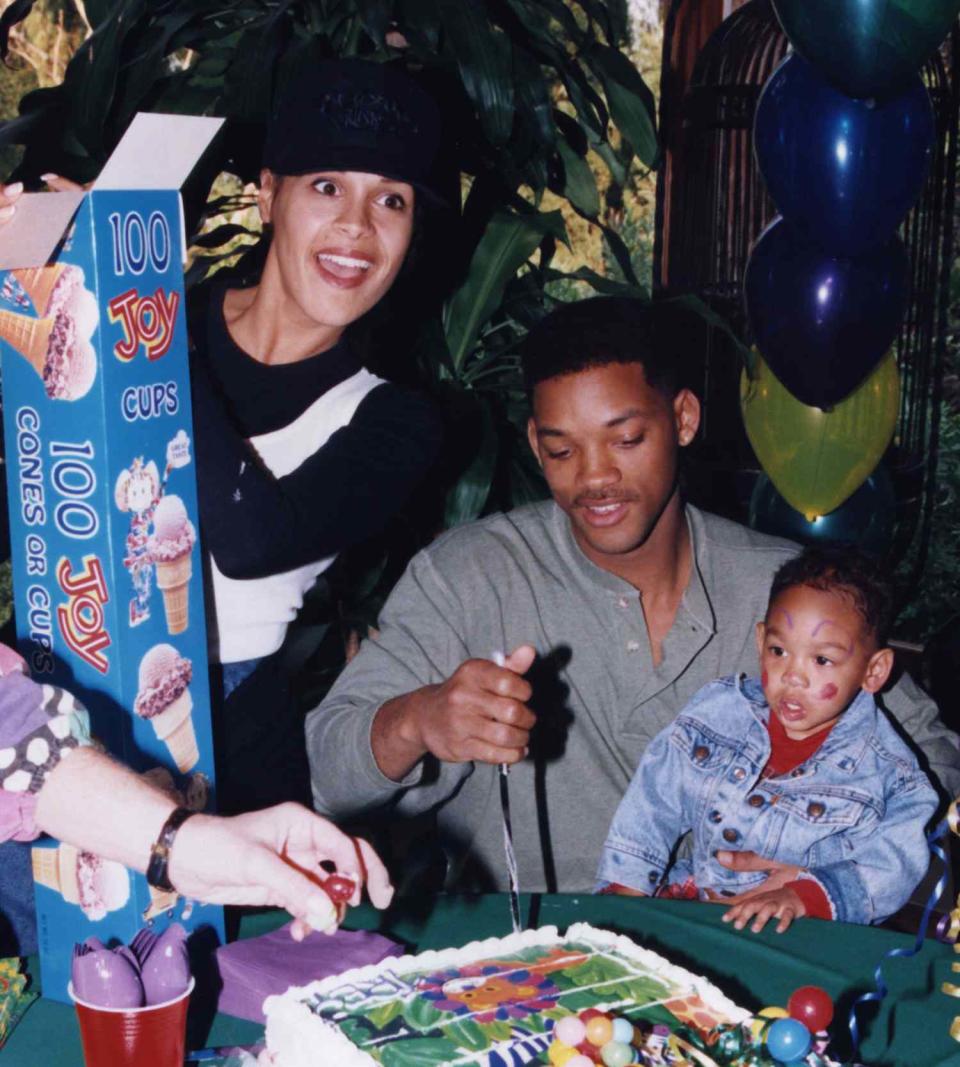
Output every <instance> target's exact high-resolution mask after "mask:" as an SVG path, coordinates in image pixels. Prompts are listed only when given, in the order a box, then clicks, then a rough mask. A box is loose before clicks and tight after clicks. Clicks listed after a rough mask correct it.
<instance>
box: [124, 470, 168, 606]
mask: <svg viewBox="0 0 960 1067" xmlns="http://www.w3.org/2000/svg"><path fill="white" fill-rule="evenodd" d="M159 496H160V472H159V471H158V470H157V465H156V463H154V462H153V460H151V461H150V462H149V463H144V462H143V459H142V458H140V459H135V460H134V461H133V463H132V464H131V465H130V467H129V468H128V469H127V470H125V471H122V472H121V474H120V477H119V478H118V479H117V484H116V485H115V486H114V488H113V499H114V503H115V504H116V505H117V507H118V508H119V509H120V510H121V511H129V512H131V516H132V517H131V519H130V532H129V533H128V534H127V544H126V555H125V556H124V557H123V565H124V567H126V568H127V571H128V573H129V575H130V580H131V581H132V582H133V590H134V597H133V599H132V600H131V601H130V625H131V626H138V625H139V624H140V623H141V622H143V621H144V620H145V619H149V618H150V586H151V584H152V579H153V558H152V557H151V555H150V550H149V548H148V547H147V541H148V540H149V529H150V520H151V519H152V518H153V512H154V509H155V508H156V506H157V502H158V499H159Z"/></svg>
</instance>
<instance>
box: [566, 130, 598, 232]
mask: <svg viewBox="0 0 960 1067" xmlns="http://www.w3.org/2000/svg"><path fill="white" fill-rule="evenodd" d="M557 150H558V151H559V153H560V158H561V160H563V178H564V181H563V195H564V196H565V197H566V198H567V199H568V200H569V201H570V203H571V204H573V206H574V207H575V208H576V209H577V211H579V212H580V213H581V214H582V215H587V216H588V217H589V218H592V219H595V218H596V217H597V215H599V214H600V194H599V193H598V192H597V181H596V178H594V176H593V171H592V170H591V169H590V164H589V163H587V161H586V160H585V159H584V158H583V157H582V156H579V155H577V153H576V152H575V151H574V150H573V148H572V147H571V146H570V144H569V143H568V142H567V140H566V138H561V139H560V140H559V141H557Z"/></svg>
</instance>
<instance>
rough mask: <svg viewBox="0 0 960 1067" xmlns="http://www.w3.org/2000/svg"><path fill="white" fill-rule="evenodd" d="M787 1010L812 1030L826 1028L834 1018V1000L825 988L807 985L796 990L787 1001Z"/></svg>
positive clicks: (813, 1031) (792, 1016)
mask: <svg viewBox="0 0 960 1067" xmlns="http://www.w3.org/2000/svg"><path fill="white" fill-rule="evenodd" d="M787 1011H788V1012H789V1013H790V1017H791V1018H792V1019H796V1020H797V1021H798V1022H801V1023H803V1025H804V1026H805V1027H806V1028H807V1029H808V1030H809V1031H810V1032H811V1033H814V1034H815V1033H817V1031H818V1030H826V1028H827V1027H828V1026H829V1025H830V1023H831V1021H832V1020H833V1001H832V1000H831V999H830V994H829V993H827V991H826V990H825V989H821V988H820V987H819V986H816V985H805V986H801V987H800V988H799V989H797V990H795V991H794V992H793V993H791V995H790V999H789V1000H788V1001H787Z"/></svg>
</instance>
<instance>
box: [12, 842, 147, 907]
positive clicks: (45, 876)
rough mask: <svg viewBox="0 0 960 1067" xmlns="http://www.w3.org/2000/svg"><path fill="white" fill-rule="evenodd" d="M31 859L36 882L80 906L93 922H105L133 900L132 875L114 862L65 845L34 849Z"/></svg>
mask: <svg viewBox="0 0 960 1067" xmlns="http://www.w3.org/2000/svg"><path fill="white" fill-rule="evenodd" d="M31 859H32V862H33V880H34V882H35V883H36V884H37V885H42V886H46V887H47V888H48V889H52V890H53V891H54V892H55V893H59V894H60V895H61V896H62V897H63V899H64V900H65V901H66V902H67V903H68V904H78V905H79V906H80V907H81V908H82V909H83V913H84V915H86V917H87V918H88V919H90V920H91V921H92V922H99V921H100V920H101V919H103V918H106V916H107V914H108V912H111V911H116V910H117V909H118V908H122V907H123V906H124V905H125V904H126V903H127V901H128V900H129V899H130V875H129V873H128V872H127V869H126V868H125V867H124V866H123V865H122V864H120V863H114V861H113V860H105V859H101V858H100V857H99V856H95V855H94V854H93V853H92V852H81V851H79V850H78V849H76V848H74V847H73V845H67V844H63V843H61V844H60V845H58V846H57V847H56V848H35V849H32V850H31Z"/></svg>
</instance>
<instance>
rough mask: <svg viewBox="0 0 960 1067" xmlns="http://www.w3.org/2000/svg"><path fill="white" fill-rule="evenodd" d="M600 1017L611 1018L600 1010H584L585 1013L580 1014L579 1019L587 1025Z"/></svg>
mask: <svg viewBox="0 0 960 1067" xmlns="http://www.w3.org/2000/svg"><path fill="white" fill-rule="evenodd" d="M598 1015H602V1016H603V1017H604V1018H605V1019H606V1018H609V1016H608V1015H607V1013H606V1012H603V1011H600V1009H599V1008H584V1009H583V1011H581V1012H580V1013H579V1015H578V1016H577V1018H579V1020H580V1022H582V1023H583V1024H584V1025H586V1024H587V1023H588V1022H590V1020H591V1019H595V1018H596V1017H597V1016H598Z"/></svg>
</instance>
